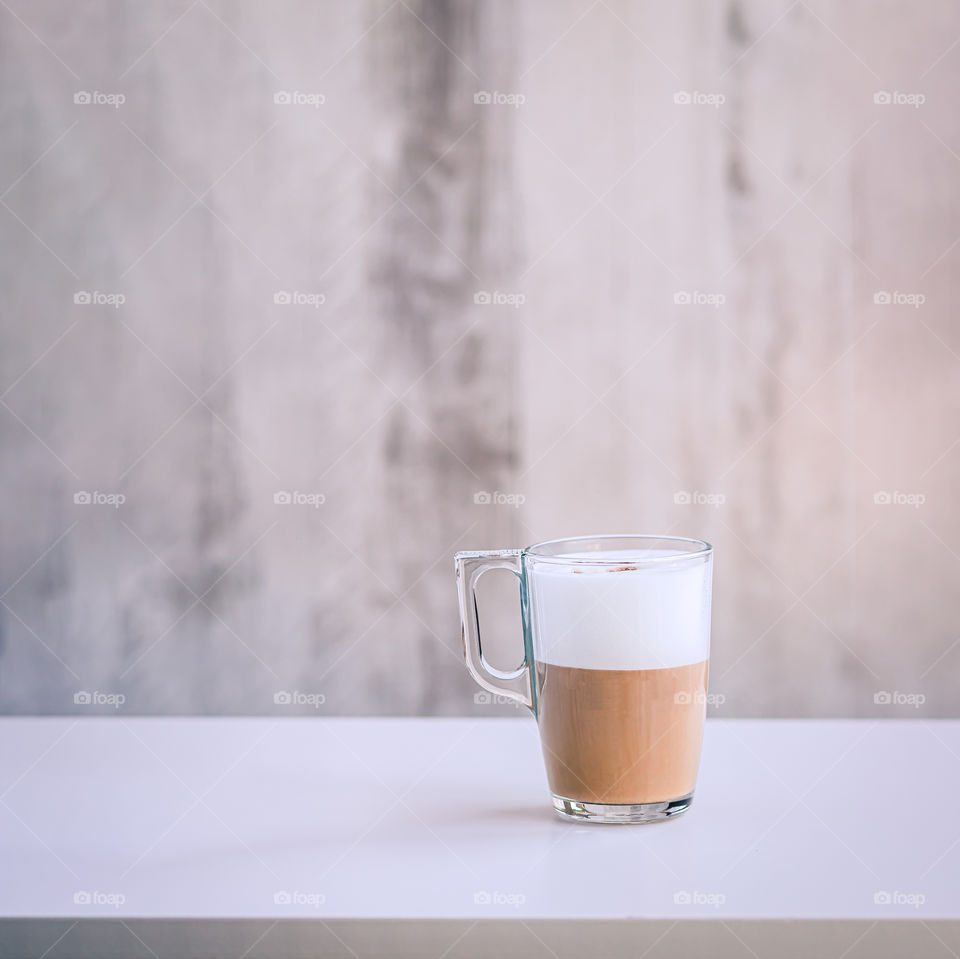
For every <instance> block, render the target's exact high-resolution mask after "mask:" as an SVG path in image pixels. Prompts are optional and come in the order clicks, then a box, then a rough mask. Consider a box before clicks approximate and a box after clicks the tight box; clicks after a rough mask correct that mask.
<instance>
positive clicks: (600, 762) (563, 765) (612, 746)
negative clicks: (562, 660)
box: [537, 661, 707, 803]
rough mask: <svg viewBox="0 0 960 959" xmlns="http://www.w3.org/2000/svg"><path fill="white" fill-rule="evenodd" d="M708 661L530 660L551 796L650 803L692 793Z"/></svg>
mask: <svg viewBox="0 0 960 959" xmlns="http://www.w3.org/2000/svg"><path fill="white" fill-rule="evenodd" d="M706 692H707V662H706V661H703V662H699V663H693V664H691V665H689V666H678V667H675V668H666V669H575V668H571V667H569V666H556V665H551V664H550V663H538V664H537V710H538V713H539V722H540V738H541V742H542V745H543V758H544V762H545V763H546V767H547V780H548V782H549V783H550V791H551V792H552V793H553V794H554V795H555V796H560V797H563V798H565V799H572V800H575V801H577V802H591V803H657V802H667V801H670V800H674V799H680V798H681V797H684V796H687V795H689V794H690V793H692V792H693V789H694V786H695V785H696V782H697V767H698V765H699V762H700V743H701V739H702V737H703V723H704V718H705V715H706V705H705V704H706Z"/></svg>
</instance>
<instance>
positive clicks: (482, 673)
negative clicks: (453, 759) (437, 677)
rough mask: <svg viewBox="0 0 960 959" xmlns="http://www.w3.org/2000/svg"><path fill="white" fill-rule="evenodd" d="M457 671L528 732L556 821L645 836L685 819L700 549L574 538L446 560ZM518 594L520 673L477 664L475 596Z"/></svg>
mask: <svg viewBox="0 0 960 959" xmlns="http://www.w3.org/2000/svg"><path fill="white" fill-rule="evenodd" d="M455 559H456V568H457V586H458V590H459V594H460V619H461V623H462V626H463V647H464V656H465V659H466V662H467V668H468V669H469V670H470V673H471V675H472V676H473V678H474V679H475V680H476V681H477V682H478V683H479V684H480V685H481V686H482V687H483V688H484V689H487V690H489V691H490V692H491V693H496V694H497V695H499V696H506V697H508V698H510V699H514V700H517V701H518V702H521V703H523V704H524V705H525V706H527V707H529V708H530V709H531V710H532V711H533V714H534V716H535V717H536V719H537V724H538V726H539V729H540V742H541V746H542V748H543V758H544V763H545V765H546V769H547V779H548V781H549V784H550V791H551V793H552V794H553V806H554V809H555V810H556V811H557V812H558V813H559V814H560V816H561V817H563V818H566V819H574V820H578V821H591V822H615V823H632V822H655V821H657V820H661V819H667V818H669V817H672V816H676V815H679V814H680V813H683V812H685V811H686V810H687V809H689V808H690V805H691V803H692V802H693V793H694V788H695V786H696V781H697V769H698V767H699V765H700V746H701V741H702V739H703V724H704V720H705V718H706V693H707V667H708V661H709V657H710V598H711V581H712V574H713V547H712V546H711V545H710V544H709V543H705V542H703V541H701V540H697V539H683V538H680V537H676V536H640V535H614V536H579V537H575V538H573V539H560V540H551V541H550V542H547V543H538V544H536V545H535V546H528V547H527V548H526V549H502V550H475V551H468V552H460V553H457V554H456V557H455ZM491 569H509V570H510V571H511V572H513V573H514V574H515V575H516V577H517V579H518V580H519V582H520V609H521V615H522V618H523V645H524V655H523V662H522V663H521V664H520V665H519V666H518V667H517V668H516V669H513V670H508V671H504V670H500V669H496V668H494V667H493V666H491V665H490V664H489V663H488V662H487V661H486V660H485V659H484V656H483V646H482V644H481V641H480V622H479V612H478V608H477V596H476V588H477V581H478V580H479V579H480V577H481V576H482V575H483V574H484V573H486V572H488V571H489V570H491Z"/></svg>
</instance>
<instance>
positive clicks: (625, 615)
mask: <svg viewBox="0 0 960 959" xmlns="http://www.w3.org/2000/svg"><path fill="white" fill-rule="evenodd" d="M588 555H589V558H590V559H600V558H603V559H607V560H611V561H613V560H615V561H616V562H615V563H611V564H608V565H589V564H583V565H563V564H559V563H550V562H533V563H532V564H531V565H530V566H529V567H528V579H529V584H530V602H531V606H532V613H533V616H532V621H533V624H534V626H533V628H534V636H533V641H534V658H535V659H536V660H537V661H538V662H547V663H552V664H555V665H558V666H572V667H578V668H582V669H612V670H616V669H661V668H664V667H668V666H687V665H691V664H693V663H699V662H702V661H703V660H705V659H707V658H708V657H709V655H710V585H711V573H712V568H713V565H712V558H711V557H709V556H708V557H706V558H702V557H698V558H694V559H691V558H689V557H686V558H677V559H675V560H671V558H670V557H671V556H672V555H677V554H672V553H671V552H669V551H666V550H630V551H623V552H607V553H590V554H588ZM571 558H577V557H576V556H575V554H571ZM651 561H655V562H651ZM644 563H647V564H648V565H643V564H644Z"/></svg>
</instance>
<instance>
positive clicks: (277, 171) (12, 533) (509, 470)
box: [0, 0, 960, 716]
mask: <svg viewBox="0 0 960 959" xmlns="http://www.w3.org/2000/svg"><path fill="white" fill-rule="evenodd" d="M958 34H960V13H958V12H957V10H956V9H955V8H954V7H952V6H951V5H948V4H945V3H934V4H928V5H924V6H923V8H922V9H918V8H915V7H913V6H911V5H908V4H906V3H903V2H899V0H898V2H891V3H885V4H884V5H882V9H881V8H877V7H876V5H870V4H866V3H865V2H857V3H851V4H837V3H826V2H820V0H810V2H802V3H794V4H790V3H788V2H782V3H776V2H773V0H734V2H728V3H725V4H701V3H693V2H689V3H681V4H675V5H672V6H666V7H665V6H663V5H656V4H652V3H645V2H644V3H639V2H627V0H605V2H600V3H595V4H592V5H591V4H590V3H588V2H585V0H578V2H574V0H560V2H551V3H547V2H545V0H523V2H521V3H514V4H507V3H502V2H495V3H479V2H466V0H462V2H455V3H442V2H438V0H434V2H429V0H421V2H412V0H410V2H403V3H390V2H388V0H381V2H376V3H369V4H365V5H354V4H335V3H320V4H308V3H304V2H302V0H290V2H284V3H280V4H271V5H269V6H267V5H264V4H258V3H253V2H242V3H229V4H228V3H216V2H213V0H210V2H200V3H195V4H191V3H190V2H188V0H182V2H179V3H173V2H169V3H155V4H151V5H149V6H148V7H141V6H138V5H135V4H126V3H121V4H98V3H91V4H86V5H83V6H82V7H81V8H78V9H77V10H71V11H69V12H68V11H66V10H65V9H63V8H62V7H60V6H59V5H57V4H53V3H47V2H41V3H31V4H27V3H11V4H10V5H9V8H8V9H5V10H0V71H2V73H3V84H2V93H0V122H2V125H3V129H4V135H3V137H2V138H0V192H2V191H6V192H5V193H3V206H4V208H2V209H0V242H2V249H3V254H4V255H3V257H2V260H0V271H2V275H3V283H4V287H3V288H4V290H5V291H6V292H5V301H4V308H3V309H2V310H0V322H2V324H3V329H4V349H3V350H2V351H0V377H2V378H0V392H3V391H6V392H3V405H2V406H0V423H2V444H3V450H4V456H3V458H2V461H0V471H2V477H3V489H4V491H5V495H4V497H3V500H2V503H0V518H2V529H3V536H2V538H0V592H3V591H4V590H5V591H6V592H5V593H4V595H3V604H4V605H3V606H0V628H2V647H0V708H2V709H4V710H6V711H9V712H28V713H33V712H38V713H44V712H54V713H57V712H73V711H76V712H78V713H85V712H89V711H90V710H91V708H92V707H90V706H83V705H75V704H74V694H75V693H76V692H78V691H90V692H92V691H94V690H96V691H106V692H116V693H121V694H122V695H124V696H125V697H126V701H125V703H124V704H123V706H122V710H123V711H126V712H146V713H153V712H157V713H204V712H210V713H220V712H234V713H275V714H277V715H286V714H288V713H290V712H313V710H314V708H315V706H314V704H313V703H309V702H305V703H303V704H302V705H301V706H297V705H295V704H291V705H287V704H285V703H279V704H277V703H275V702H274V699H275V696H276V694H277V693H281V692H289V693H292V692H294V691H297V692H300V693H304V694H307V695H312V696H314V697H317V696H322V697H323V703H322V706H317V707H316V708H318V709H322V710H323V711H324V712H326V713H354V714H363V713H401V714H403V713H410V714H429V713H475V714H477V715H487V714H493V713H496V712H497V711H510V707H497V706H488V705H474V702H473V698H472V697H473V692H474V687H473V686H472V684H471V682H470V680H469V678H468V677H467V675H466V671H465V669H464V668H463V665H462V662H461V657H460V649H459V646H460V639H459V627H458V623H457V613H456V607H455V589H454V583H453V576H452V563H451V556H452V553H453V551H454V550H455V549H458V548H478V547H487V546H519V545H524V544H527V543H531V542H535V541H537V540H541V539H548V538H554V537H558V536H563V535H572V534H577V533H590V532H603V531H611V532H612V531H627V530H629V531H645V532H672V533H677V534H689V535H696V536H703V537H705V538H707V539H709V540H711V541H712V542H713V543H714V545H715V546H716V549H717V559H716V583H715V593H714V596H715V615H714V649H713V658H712V668H711V687H712V689H713V691H714V692H716V693H719V694H721V695H722V696H725V697H726V699H725V702H724V703H723V704H722V705H720V706H719V707H716V709H717V711H718V712H719V713H721V714H723V715H771V716H778V715H790V716H844V715H855V716H862V715H876V716H887V715H927V716H948V715H951V716H952V715H956V714H957V708H958V701H957V697H956V691H955V681H954V677H955V675H956V669H957V668H958V665H960V641H958V640H960V635H958V633H957V626H956V623H957V615H956V612H957V609H956V598H955V592H956V590H955V584H956V582H957V575H958V569H960V555H958V554H960V551H958V549H957V546H956V543H957V542H958V535H960V528H958V518H960V512H958V510H957V505H956V498H955V492H954V489H955V486H956V483H955V482H954V481H953V480H954V479H955V476H956V470H957V466H958V457H960V442H958V426H957V423H958V415H957V413H958V407H960V387H958V383H960V378H958V370H960V340H958V331H957V325H956V318H955V315H954V314H955V310H953V309H952V304H953V303H954V301H955V299H956V296H957V290H956V285H957V282H958V281H957V279H956V275H957V274H956V270H955V269H954V267H955V265H956V262H957V257H958V256H960V245H958V244H957V237H958V236H960V216H958V212H960V210H958V207H960V201H958V191H957V182H958V179H957V176H958V164H960V159H958V154H960V121H958V114H957V111H956V110H955V102H956V92H957V89H958V78H960V47H958V46H951V44H952V43H953V40H954V39H955V38H956V36H957V35H958ZM78 91H88V92H99V93H107V94H111V93H122V94H123V95H124V97H125V102H124V103H123V104H122V105H121V106H120V107H119V108H117V109H114V108H113V107H111V106H108V105H102V104H97V103H91V104H87V105H83V104H75V103H74V102H73V101H74V95H75V93H77V92H78ZM881 91H886V92H888V93H890V94H891V100H893V101H894V102H891V103H889V104H885V103H876V102H875V94H877V93H878V92H881ZM482 92H486V93H489V94H490V100H491V102H490V103H483V102H480V103H477V102H475V95H476V94H478V93H482ZM916 93H921V94H923V95H924V97H925V102H923V104H922V105H920V106H916V107H915V106H910V105H907V104H905V103H902V102H896V101H897V99H898V97H897V96H896V95H898V94H899V95H902V94H916ZM277 94H289V95H290V99H291V101H292V102H290V103H283V102H281V103H277V102H275V98H276V96H277ZM678 94H679V95H680V96H679V97H678ZM316 95H322V97H323V102H322V103H317V105H316V106H313V105H311V104H310V102H309V101H310V98H311V97H313V99H314V100H315V101H316V100H317V99H318V97H317V96H316ZM685 95H688V96H687V98H688V99H689V100H690V101H691V102H688V103H686V102H683V100H684V99H685ZM721 97H722V102H718V100H719V99H720V98H721ZM711 98H712V99H711ZM282 99H283V97H282V96H281V100H282ZM482 99H483V98H482V97H481V100H482ZM899 99H901V100H902V96H900V97H899ZM678 100H679V101H680V102H677V101H678ZM302 101H307V102H302ZM518 101H519V102H518ZM81 291H87V292H94V291H96V292H100V293H122V294H123V296H124V297H125V298H126V299H125V302H124V303H123V304H122V306H120V307H119V308H116V309H114V308H113V307H112V306H110V305H98V304H96V303H93V304H90V305H82V304H74V302H73V301H74V296H75V294H77V293H78V292H81ZM883 293H889V294H891V299H893V300H894V302H891V303H889V304H886V303H883V302H875V299H876V298H877V297H878V294H883ZM917 293H919V294H922V296H923V297H924V302H923V304H922V305H921V306H919V307H914V306H913V305H911V304H910V303H907V302H904V300H903V295H902V294H917ZM898 294H899V296H898ZM287 296H289V298H290V300H291V301H292V302H290V303H285V302H283V300H284V299H285V298H286V297H287ZM488 297H489V299H490V301H491V302H489V303H487V302H485V300H486V299H487V298H488ZM721 297H722V300H723V302H722V304H721V305H719V306H715V305H712V304H713V303H714V302H716V301H717V300H718V299H719V298H721ZM321 299H322V302H320V301H321ZM686 299H689V300H691V301H692V302H689V303H687V302H685V300H686ZM879 299H880V300H882V299H883V297H882V296H880V297H879ZM278 300H279V302H278ZM897 300H899V301H900V302H897ZM699 301H702V302H699ZM314 304H316V305H314ZM80 491H88V492H93V491H97V492H101V493H108V494H111V493H122V494H123V495H124V496H125V497H126V501H125V502H124V503H123V505H122V506H121V507H120V508H118V509H114V508H112V507H110V506H97V505H95V504H90V505H82V504H76V503H75V502H74V496H75V494H77V493H78V492H80ZM484 491H486V492H493V491H500V492H506V493H515V494H519V495H520V496H521V497H523V499H524V502H523V503H522V505H520V506H519V507H518V508H515V507H514V506H509V505H482V504H477V503H475V501H474V498H475V495H476V494H477V493H480V492H484ZM284 492H286V493H289V494H291V499H293V500H297V499H299V500H310V499H311V497H312V501H313V502H315V503H317V504H318V505H316V506H314V505H310V503H309V502H300V503H297V502H291V503H289V504H286V503H283V502H279V503H278V502H276V501H275V499H276V498H277V496H278V494H282V493H284ZM884 492H886V493H889V494H890V499H891V500H892V502H890V503H883V502H875V499H876V498H877V497H878V496H879V498H880V499H881V500H882V499H883V496H882V495H880V494H883V493H884ZM296 494H302V495H299V496H298V495H296ZM684 494H690V500H691V502H689V503H686V502H684V499H685V496H684ZM697 494H702V495H697ZM918 496H920V497H923V502H922V503H921V504H920V505H916V506H915V505H911V504H912V503H915V502H917V497H918ZM321 497H322V498H323V502H322V504H320V503H319V499H320V498H321ZM911 497H912V499H911ZM283 498H284V497H283V496H282V495H281V496H280V499H281V500H282V499H283ZM718 501H721V502H720V503H719V505H715V504H716V503H717V502H718ZM485 589H486V592H485V594H484V595H485V598H486V597H488V598H489V600H490V602H489V603H485V605H487V606H489V607H490V608H489V622H488V624H487V625H488V636H489V637H490V639H489V646H490V648H491V650H492V651H493V655H494V656H495V657H496V658H497V661H498V662H502V663H504V664H506V663H508V662H509V661H510V659H511V658H513V657H514V656H515V654H514V653H513V652H512V650H513V649H514V646H513V645H512V644H513V643H515V622H514V620H515V614H516V611H515V608H514V604H515V595H514V594H515V590H513V586H512V583H511V584H509V586H505V585H503V582H502V581H501V583H500V584H498V585H496V586H493V585H490V586H489V588H488V587H487V585H486V584H485ZM508 589H509V590H510V592H508ZM878 692H890V693H891V694H892V693H894V692H901V693H909V694H922V695H923V696H924V697H925V702H923V703H922V704H920V705H919V706H918V707H915V706H914V705H913V704H908V703H902V704H901V705H900V706H896V705H890V706H887V705H883V704H875V703H874V696H875V694H876V693H878ZM104 708H110V707H104Z"/></svg>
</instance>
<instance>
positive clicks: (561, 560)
mask: <svg viewBox="0 0 960 959" xmlns="http://www.w3.org/2000/svg"><path fill="white" fill-rule="evenodd" d="M605 539H610V540H617V539H619V540H624V539H627V540H648V541H650V540H653V541H657V542H663V541H665V540H666V541H669V542H671V543H677V544H680V543H685V544H687V545H688V546H689V547H690V548H689V549H678V550H676V551H675V552H670V553H667V554H666V555H664V556H649V557H647V558H646V559H637V560H632V559H631V560H629V563H630V565H631V566H655V565H658V564H660V563H676V562H677V561H678V560H684V559H693V558H695V557H706V556H709V555H710V554H711V553H712V552H713V546H712V545H711V544H710V543H708V542H707V541H706V540H703V539H696V538H694V537H692V536H665V535H658V534H656V533H596V534H593V535H591V536H562V537H560V538H559V539H547V540H544V541H543V542H541V543H534V544H533V545H532V546H525V547H524V548H523V549H522V550H521V551H520V552H521V553H522V555H523V556H525V557H526V556H529V557H530V558H531V559H534V560H536V561H537V562H538V563H555V564H557V565H559V566H623V564H624V562H625V560H624V557H620V558H618V559H610V558H609V557H608V558H596V559H594V558H591V557H590V556H589V555H587V554H581V555H579V556H564V555H560V554H557V553H550V552H541V550H543V549H544V548H545V547H550V546H556V545H557V544H558V543H584V542H590V541H595V540H605Z"/></svg>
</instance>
